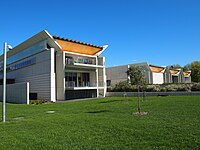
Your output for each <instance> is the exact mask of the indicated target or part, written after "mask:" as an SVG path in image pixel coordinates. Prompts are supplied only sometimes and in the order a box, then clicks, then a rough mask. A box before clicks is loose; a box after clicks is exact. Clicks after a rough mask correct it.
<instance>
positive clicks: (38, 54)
mask: <svg viewBox="0 0 200 150" xmlns="http://www.w3.org/2000/svg"><path fill="white" fill-rule="evenodd" d="M106 48H107V46H96V45H92V44H88V43H83V42H79V41H74V40H70V39H66V38H60V37H57V36H52V35H50V34H49V33H48V32H47V31H46V30H43V31H41V32H40V33H38V34H36V35H34V36H33V37H31V38H29V39H28V40H26V41H24V42H23V43H21V44H19V45H18V46H16V47H14V48H13V50H10V51H8V53H7V55H8V58H7V80H9V79H12V81H13V80H14V82H15V83H21V82H29V85H30V99H45V100H51V101H56V100H68V99H79V98H92V97H100V96H105V93H106V75H105V58H104V57H102V56H101V53H102V52H103V51H104V50H105V49H106ZM0 66H1V67H0V68H1V70H0V78H3V70H2V66H3V55H2V56H0Z"/></svg>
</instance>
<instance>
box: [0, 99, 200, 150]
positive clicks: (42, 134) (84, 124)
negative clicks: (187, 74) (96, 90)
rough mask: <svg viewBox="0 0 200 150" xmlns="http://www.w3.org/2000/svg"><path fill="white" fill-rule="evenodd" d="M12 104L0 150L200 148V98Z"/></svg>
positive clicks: (1, 129)
mask: <svg viewBox="0 0 200 150" xmlns="http://www.w3.org/2000/svg"><path fill="white" fill-rule="evenodd" d="M141 108H142V111H145V112H148V115H146V116H134V115H132V113H133V112H136V111H137V99H136V98H128V99H127V100H125V99H124V98H123V97H112V98H104V99H94V100H85V101H74V102H64V103H63V102H61V103H55V104H41V105H19V104H17V105H15V104H7V105H6V112H7V113H6V119H7V121H6V123H2V122H1V123H0V149H2V150H5V149H6V150H9V149H19V150H32V149H48V150H50V149H56V150H61V149H87V150H88V149H145V150H146V149H200V138H199V137H200V126H199V125H200V97H198V96H193V97H191V96H185V97H148V98H147V100H146V101H143V102H141Z"/></svg>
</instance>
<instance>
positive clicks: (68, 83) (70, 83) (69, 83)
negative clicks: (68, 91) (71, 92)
mask: <svg viewBox="0 0 200 150" xmlns="http://www.w3.org/2000/svg"><path fill="white" fill-rule="evenodd" d="M96 86H97V85H96V83H90V82H78V83H76V82H75V81H66V82H65V87H66V88H74V87H96Z"/></svg>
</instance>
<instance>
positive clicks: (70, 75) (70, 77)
mask: <svg viewBox="0 0 200 150" xmlns="http://www.w3.org/2000/svg"><path fill="white" fill-rule="evenodd" d="M65 83H66V87H86V86H90V74H89V73H82V72H78V73H77V72H66V73H65Z"/></svg>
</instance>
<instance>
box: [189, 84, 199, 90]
mask: <svg viewBox="0 0 200 150" xmlns="http://www.w3.org/2000/svg"><path fill="white" fill-rule="evenodd" d="M191 91H200V83H194V84H193V85H192V87H191Z"/></svg>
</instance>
